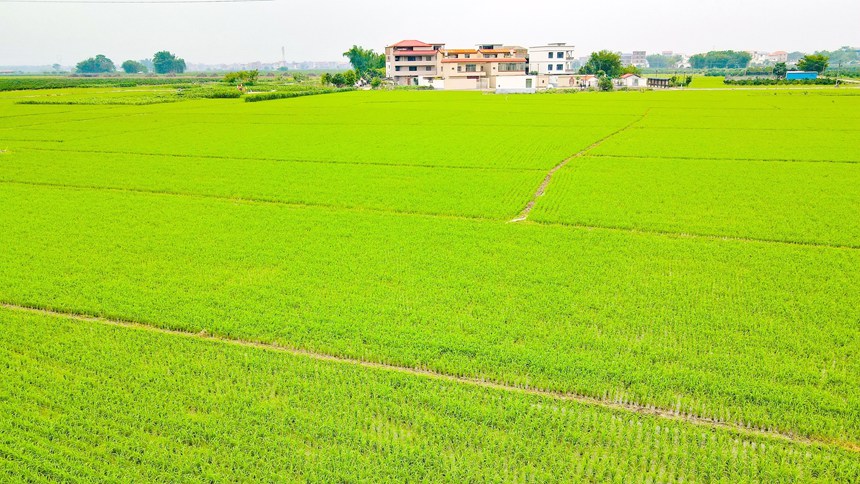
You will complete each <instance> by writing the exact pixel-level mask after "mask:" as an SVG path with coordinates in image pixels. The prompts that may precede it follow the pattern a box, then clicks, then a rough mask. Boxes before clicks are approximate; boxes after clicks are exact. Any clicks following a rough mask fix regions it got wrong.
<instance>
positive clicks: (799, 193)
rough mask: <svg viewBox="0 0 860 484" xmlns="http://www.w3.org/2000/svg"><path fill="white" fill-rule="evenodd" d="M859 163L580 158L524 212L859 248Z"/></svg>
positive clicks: (625, 225)
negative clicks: (528, 210) (530, 208)
mask: <svg viewBox="0 0 860 484" xmlns="http://www.w3.org/2000/svg"><path fill="white" fill-rule="evenodd" d="M859 186H860V163H808V162H790V163H784V162H767V161H734V160H678V159H649V158H624V157H585V158H577V159H575V160H572V161H571V162H570V163H569V164H568V165H567V166H565V168H564V169H563V170H561V171H559V172H558V173H557V174H556V175H555V176H554V177H553V180H552V184H551V185H550V187H549V189H548V190H547V192H546V195H545V196H543V197H541V199H540V201H539V202H538V203H537V205H536V206H535V209H534V210H533V211H532V213H531V215H530V217H529V218H530V220H535V221H545V222H561V223H570V224H582V225H594V226H604V227H621V228H630V229H639V230H655V231H667V232H675V233H692V234H708V235H716V236H732V237H748V238H757V239H767V240H782V241H789V242H809V243H821V244H836V245H849V246H854V247H860V217H858V216H857V214H860V190H858V189H857V187H859Z"/></svg>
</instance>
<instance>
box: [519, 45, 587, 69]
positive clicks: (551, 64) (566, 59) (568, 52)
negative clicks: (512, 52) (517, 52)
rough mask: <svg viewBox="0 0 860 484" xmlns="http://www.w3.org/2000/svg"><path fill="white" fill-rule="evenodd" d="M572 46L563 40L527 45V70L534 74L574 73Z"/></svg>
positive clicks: (575, 60)
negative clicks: (532, 45)
mask: <svg viewBox="0 0 860 484" xmlns="http://www.w3.org/2000/svg"><path fill="white" fill-rule="evenodd" d="M576 62H577V59H576V58H575V57H574V56H573V46H572V45H567V44H566V43H564V42H556V43H550V44H547V45H537V46H534V47H529V72H530V73H535V74H548V75H560V74H575V73H576V70H575V68H574V64H575V63H576Z"/></svg>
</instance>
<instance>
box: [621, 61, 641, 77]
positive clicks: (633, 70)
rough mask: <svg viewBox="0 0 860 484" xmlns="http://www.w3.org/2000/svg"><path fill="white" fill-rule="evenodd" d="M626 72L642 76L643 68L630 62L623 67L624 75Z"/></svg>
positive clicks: (622, 73)
mask: <svg viewBox="0 0 860 484" xmlns="http://www.w3.org/2000/svg"><path fill="white" fill-rule="evenodd" d="M624 74H636V75H637V76H640V75H642V69H639V68H638V67H636V66H634V65H633V64H630V65H629V66H627V67H625V68H623V69H621V75H624Z"/></svg>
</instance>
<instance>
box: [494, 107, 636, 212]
mask: <svg viewBox="0 0 860 484" xmlns="http://www.w3.org/2000/svg"><path fill="white" fill-rule="evenodd" d="M649 111H651V108H648V109H647V110H646V111H645V112H644V113H642V115H641V116H639V117H638V118H636V119H635V120H633V121H631V122H630V123H628V124H627V125H625V126H622V127H621V128H619V129H617V130H615V131H613V132H611V133H609V134H608V135H606V136H604V137H603V138H600V139H599V140H597V141H595V142H594V143H592V144H591V145H589V146H587V147H586V148H584V149H582V150H580V151H578V152H576V153H574V154H572V155H571V156H568V157H567V158H565V159H563V160H561V162H560V163H559V164H557V165H555V166H554V167H552V168H551V169H550V170H549V172H547V174H546V176H545V177H544V179H543V181H542V182H541V184H540V186H538V188H537V191H535V194H534V195H533V196H532V199H531V200H529V202H528V203H527V204H526V206H525V208H523V210H522V211H521V212H520V214H519V215H517V216H516V217H515V218H514V219H512V220H511V222H522V221H523V220H527V219H528V218H529V214H530V213H531V211H532V209H533V208H534V206H535V204H536V203H537V200H538V197H541V196H543V194H544V192H545V191H546V188H547V186H549V182H550V181H552V176H553V175H554V174H555V172H557V171H558V170H560V169H562V168H564V165H567V164H568V163H569V162H570V160H573V159H576V158H579V157H581V156H584V155H585V154H586V153H588V152H589V151H591V150H593V149H594V148H597V147H598V146H600V145H601V144H603V142H605V141H606V140H608V139H610V138H612V137H614V136H617V135H619V134H621V133H623V132H625V131H627V130H628V129H630V128H632V127H633V126H634V125H635V124H636V123H638V122H640V121H642V120H643V119H645V117H646V116H648V112H649Z"/></svg>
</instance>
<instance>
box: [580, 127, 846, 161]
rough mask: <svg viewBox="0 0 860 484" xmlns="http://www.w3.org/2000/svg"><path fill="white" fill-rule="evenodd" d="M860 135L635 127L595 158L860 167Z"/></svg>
mask: <svg viewBox="0 0 860 484" xmlns="http://www.w3.org/2000/svg"><path fill="white" fill-rule="evenodd" d="M858 133H860V130H857V131H854V130H850V131H834V130H829V129H826V128H821V129H817V130H799V131H792V132H791V136H790V137H788V136H784V135H783V136H780V135H773V134H772V133H767V132H764V133H763V132H761V131H752V130H747V129H720V128H714V129H707V128H706V129H700V128H689V129H688V128H645V127H635V128H633V129H630V130H627V131H625V132H624V133H622V134H620V135H618V136H617V137H614V138H612V139H611V140H609V141H607V142H606V143H604V144H602V145H601V146H599V147H598V148H596V149H595V150H594V151H593V152H592V153H593V154H594V155H613V156H642V157H666V158H682V159H693V160H695V159H702V158H707V159H726V160H784V161H832V162H845V163H857V162H860V156H858V153H860V134H858Z"/></svg>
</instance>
